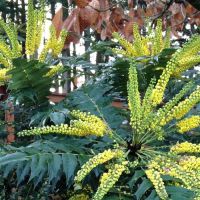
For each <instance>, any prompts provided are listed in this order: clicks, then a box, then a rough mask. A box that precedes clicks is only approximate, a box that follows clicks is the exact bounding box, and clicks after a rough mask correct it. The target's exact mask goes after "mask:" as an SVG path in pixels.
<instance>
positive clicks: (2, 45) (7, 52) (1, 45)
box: [0, 38, 13, 67]
mask: <svg viewBox="0 0 200 200" xmlns="http://www.w3.org/2000/svg"><path fill="white" fill-rule="evenodd" d="M0 52H1V54H2V56H4V59H5V60H6V62H8V64H7V65H4V66H5V67H10V66H11V65H12V64H11V59H12V58H13V52H12V50H11V48H10V47H9V46H8V44H6V42H5V41H4V40H3V39H2V38H0ZM2 64H3V63H2Z"/></svg>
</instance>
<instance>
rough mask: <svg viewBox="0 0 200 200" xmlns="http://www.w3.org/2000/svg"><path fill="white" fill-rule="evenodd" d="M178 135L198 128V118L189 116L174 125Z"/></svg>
mask: <svg viewBox="0 0 200 200" xmlns="http://www.w3.org/2000/svg"><path fill="white" fill-rule="evenodd" d="M176 126H177V127H178V132H179V133H185V132H188V131H190V130H192V129H195V128H197V127H199V126H200V116H191V117H189V118H186V119H184V120H181V121H180V122H178V123H177V124H176Z"/></svg>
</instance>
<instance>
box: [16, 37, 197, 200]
mask: <svg viewBox="0 0 200 200" xmlns="http://www.w3.org/2000/svg"><path fill="white" fill-rule="evenodd" d="M199 40H200V36H194V38H192V39H191V40H190V41H189V42H188V43H187V44H185V45H184V47H183V48H182V49H180V50H179V51H177V52H176V53H175V54H174V55H173V57H172V58H171V60H170V61H169V62H168V64H167V67H166V68H165V69H164V71H163V73H162V75H161V76H160V79H159V80H158V81H157V83H155V82H156V80H155V79H152V81H151V83H150V85H149V87H148V88H147V91H146V93H145V94H144V95H141V94H140V92H139V89H138V87H139V86H138V85H139V83H138V77H137V70H136V65H137V63H136V62H135V61H134V60H133V59H132V60H131V61H130V63H131V64H130V68H129V82H128V87H127V88H128V105H129V109H130V126H131V128H132V131H131V133H130V135H129V137H126V138H122V137H121V136H120V135H117V134H116V133H115V132H114V131H112V130H111V129H110V128H109V126H108V125H107V124H106V122H105V120H104V119H100V118H99V117H96V116H94V115H91V114H90V113H84V112H81V111H72V112H71V115H72V116H73V117H74V118H75V119H76V120H72V121H71V123H70V125H60V126H51V127H42V128H34V129H31V130H24V131H22V132H19V133H18V135H19V136H26V135H41V134H53V133H54V134H66V135H73V136H88V135H96V136H98V137H99V136H100V137H103V136H104V135H105V134H107V136H109V137H110V138H111V139H113V148H111V147H110V148H109V149H106V150H104V151H103V152H101V153H99V154H97V155H95V156H93V157H92V158H90V159H89V160H88V161H87V162H86V163H85V164H84V165H82V167H81V169H80V170H79V171H78V172H77V175H76V177H75V179H74V181H75V188H81V186H82V184H83V181H84V179H85V178H86V176H87V175H88V174H90V172H91V171H92V170H93V169H94V168H96V167H98V166H99V165H104V166H105V172H103V174H102V175H101V177H100V183H99V187H98V188H97V191H96V193H95V194H94V196H93V200H101V199H103V198H104V197H105V195H106V194H107V193H108V192H109V191H110V190H111V188H113V187H114V186H115V184H116V183H117V181H118V180H119V179H120V177H121V176H124V175H125V174H129V173H131V172H132V171H133V170H134V169H135V168H136V167H141V168H142V169H144V171H145V173H146V176H147V177H148V178H149V180H150V181H151V182H152V184H153V186H154V187H155V191H156V193H157V195H158V196H159V197H160V199H162V200H168V199H170V196H169V195H168V193H167V191H166V188H165V182H164V180H163V175H168V176H171V177H173V178H175V179H173V181H172V182H171V183H170V184H174V185H180V186H181V187H183V188H186V189H189V190H191V191H193V192H194V194H195V198H194V199H195V200H198V199H200V181H199V180H200V170H199V169H200V157H198V155H199V153H200V144H193V143H190V142H180V141H177V143H176V144H173V145H169V146H167V147H166V144H164V140H165V138H166V137H168V136H169V135H170V134H172V133H180V134H184V133H187V132H188V131H190V130H193V129H195V128H197V127H199V125H200V121H199V119H200V116H199V115H194V116H190V117H187V114H188V112H189V111H190V110H191V109H192V108H193V107H194V106H195V105H196V104H198V103H199V102H200V86H197V87H195V84H194V83H193V82H188V83H187V84H186V85H185V86H184V87H183V88H182V89H181V90H180V91H179V93H177V94H176V95H175V96H174V97H173V98H172V99H171V100H169V101H168V102H166V103H165V104H164V103H163V100H164V92H165V90H166V87H167V83H168V82H169V79H170V77H171V76H172V74H173V73H175V72H176V71H177V70H179V71H181V72H182V71H183V69H180V67H181V66H179V65H178V64H177V62H178V61H179V62H180V61H181V59H185V58H186V57H188V59H190V56H191V57H193V56H197V55H198V52H199V51H200V45H199ZM191 47H193V48H192V49H191ZM197 47H198V48H197ZM191 52H192V53H191ZM182 56H183V57H182ZM176 59H178V60H176ZM189 63H191V62H189ZM182 67H183V68H184V70H185V69H186V67H185V65H184V66H182ZM189 67H191V65H189ZM142 96H144V97H143V98H142ZM162 143H163V144H164V146H163V148H164V149H165V150H163V148H162V145H161V144H162ZM123 174H124V175H123Z"/></svg>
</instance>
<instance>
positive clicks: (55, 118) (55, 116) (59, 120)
mask: <svg viewBox="0 0 200 200" xmlns="http://www.w3.org/2000/svg"><path fill="white" fill-rule="evenodd" d="M49 117H50V119H51V121H52V122H53V123H54V124H58V125H59V124H64V122H65V115H64V114H63V113H61V112H52V113H51V114H50V115H49Z"/></svg>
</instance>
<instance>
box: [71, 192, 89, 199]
mask: <svg viewBox="0 0 200 200" xmlns="http://www.w3.org/2000/svg"><path fill="white" fill-rule="evenodd" d="M69 200H90V198H89V196H88V195H87V194H85V193H81V194H75V195H74V196H72V197H70V198H69Z"/></svg>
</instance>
